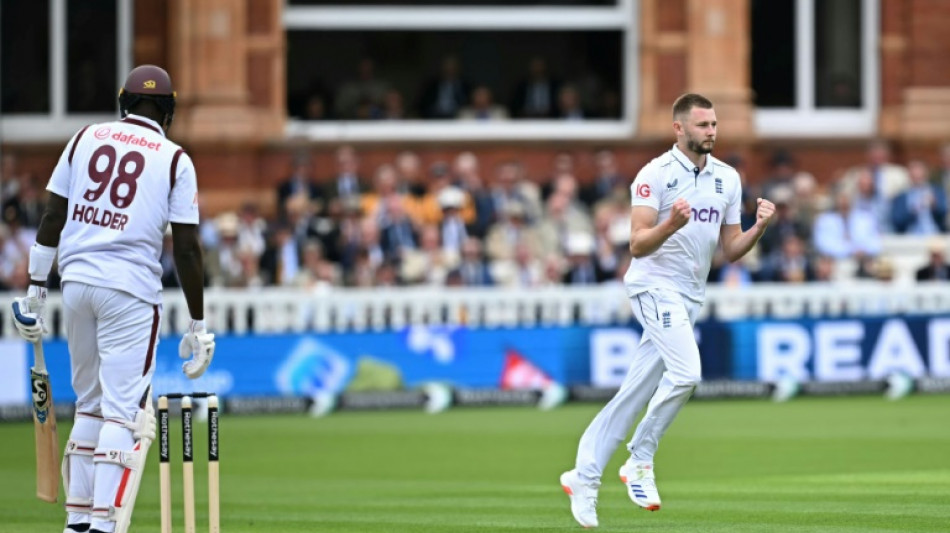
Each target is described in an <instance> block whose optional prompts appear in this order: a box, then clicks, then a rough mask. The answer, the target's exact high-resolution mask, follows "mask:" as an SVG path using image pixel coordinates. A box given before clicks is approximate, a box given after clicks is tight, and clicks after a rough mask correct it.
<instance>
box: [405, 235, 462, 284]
mask: <svg viewBox="0 0 950 533" xmlns="http://www.w3.org/2000/svg"><path fill="white" fill-rule="evenodd" d="M459 255H460V254H459V253H458V252H456V251H454V250H446V249H445V248H444V247H443V246H442V243H441V242H440V239H439V228H438V227H437V226H435V225H431V224H429V225H426V226H423V227H422V229H421V230H420V231H419V248H418V249H416V250H407V251H406V252H405V254H404V255H403V260H402V264H401V265H400V277H401V278H402V280H403V283H406V284H423V285H435V286H441V285H444V284H445V279H446V276H447V275H448V273H449V272H450V271H452V270H453V269H455V268H456V267H457V266H458V264H459Z"/></svg>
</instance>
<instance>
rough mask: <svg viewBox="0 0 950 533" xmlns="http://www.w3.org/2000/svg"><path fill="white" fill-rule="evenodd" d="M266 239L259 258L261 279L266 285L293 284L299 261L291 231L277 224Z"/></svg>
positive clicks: (298, 252)
mask: <svg viewBox="0 0 950 533" xmlns="http://www.w3.org/2000/svg"><path fill="white" fill-rule="evenodd" d="M268 237H269V238H268V242H267V248H266V249H265V250H264V254H263V255H262V256H261V277H262V278H263V279H264V281H265V282H266V283H267V284H268V285H277V286H284V287H286V286H290V285H293V284H295V283H296V278H297V274H298V273H299V271H300V264H301V259H300V243H299V242H298V241H297V239H296V238H294V232H293V229H292V228H291V226H289V225H287V224H286V223H284V224H277V225H276V226H275V227H274V228H273V231H271V232H270V234H269V236H268ZM307 242H317V241H314V240H309V241H307Z"/></svg>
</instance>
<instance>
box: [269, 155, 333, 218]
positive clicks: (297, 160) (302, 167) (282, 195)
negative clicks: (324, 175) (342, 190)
mask: <svg viewBox="0 0 950 533" xmlns="http://www.w3.org/2000/svg"><path fill="white" fill-rule="evenodd" d="M291 166H292V170H291V172H290V176H288V177H287V179H285V180H284V181H282V182H281V183H280V185H278V187H277V206H278V211H279V212H278V216H279V217H280V218H281V219H283V218H285V217H286V216H287V212H286V211H285V209H284V208H285V206H286V203H287V199H288V198H290V197H291V196H294V195H295V194H303V195H305V196H306V197H307V198H308V199H310V200H311V201H313V200H317V199H319V198H320V196H321V194H322V191H321V190H320V186H319V185H318V184H317V182H316V180H314V177H313V171H312V168H313V164H312V163H311V160H310V154H309V153H308V152H303V151H301V152H299V153H297V154H296V155H295V156H294V158H293V163H292V165H291Z"/></svg>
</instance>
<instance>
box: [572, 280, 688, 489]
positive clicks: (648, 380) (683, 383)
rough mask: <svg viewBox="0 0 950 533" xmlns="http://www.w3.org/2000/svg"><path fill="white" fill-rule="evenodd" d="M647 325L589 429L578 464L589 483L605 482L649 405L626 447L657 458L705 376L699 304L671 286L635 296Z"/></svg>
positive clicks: (648, 459)
mask: <svg viewBox="0 0 950 533" xmlns="http://www.w3.org/2000/svg"><path fill="white" fill-rule="evenodd" d="M630 303H631V305H632V307H633V313H634V316H636V318H637V321H638V322H639V323H640V325H641V326H642V327H643V336H642V337H641V338H640V346H639V347H638V348H637V353H636V354H635V355H634V358H633V362H632V364H631V365H630V370H628V371H627V375H626V376H625V377H624V380H623V383H622V384H621V385H620V390H619V391H617V394H616V395H615V396H614V397H613V398H612V399H611V400H610V402H608V403H607V405H606V406H604V408H603V409H601V411H600V413H598V414H597V416H596V417H594V420H593V421H592V422H591V423H590V425H589V426H588V427H587V430H586V431H584V435H583V436H582V437H581V441H580V445H579V446H578V450H577V462H576V468H577V471H578V473H579V474H580V476H581V477H582V478H583V479H585V480H586V481H587V482H589V483H594V484H598V483H600V478H601V475H602V474H603V471H604V468H605V467H606V466H607V463H608V461H610V456H611V455H613V453H614V450H616V449H617V446H619V445H620V442H621V441H622V440H623V439H624V438H625V437H626V436H627V432H628V431H630V427H631V426H632V425H633V421H634V420H635V418H636V416H637V414H639V413H640V411H641V410H643V407H644V406H647V402H649V405H648V406H647V412H646V414H645V415H644V416H643V420H641V421H640V424H639V425H638V426H637V429H636V431H635V432H634V434H633V439H632V440H631V441H630V443H629V444H628V446H627V448H628V449H629V450H630V453H631V454H632V455H633V459H634V461H635V462H636V463H638V464H652V463H653V456H654V455H655V454H656V449H657V446H658V445H659V442H660V438H661V437H662V436H663V434H664V433H665V432H666V430H667V428H669V427H670V424H671V423H672V422H673V419H674V418H676V414H677V413H679V410H680V409H681V408H682V407H683V405H685V404H686V401H687V400H689V396H690V394H692V392H693V389H694V388H696V385H697V384H698V383H699V382H700V380H701V379H702V368H701V365H700V360H699V347H698V346H697V344H696V338H695V336H694V334H693V325H694V324H695V322H696V317H697V315H698V314H699V309H700V304H699V303H696V302H694V301H692V300H689V299H687V298H684V297H683V296H682V295H681V294H679V293H677V292H675V291H670V290H666V289H654V290H650V291H646V292H643V293H640V294H638V295H637V296H635V297H633V298H631V301H630Z"/></svg>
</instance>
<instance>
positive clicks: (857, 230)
mask: <svg viewBox="0 0 950 533" xmlns="http://www.w3.org/2000/svg"><path fill="white" fill-rule="evenodd" d="M812 234H813V235H814V236H815V242H814V245H815V249H816V250H817V251H818V253H820V254H823V255H828V256H831V257H834V258H837V259H842V258H849V257H854V258H857V259H859V260H860V259H862V258H863V257H874V256H876V255H877V254H878V253H880V251H881V234H880V232H879V231H878V225H877V221H876V220H875V219H874V217H873V216H871V215H870V214H869V213H868V212H867V211H857V210H853V209H851V196H850V194H849V193H847V192H845V191H840V192H839V193H838V194H837V196H836V197H835V207H834V209H832V210H829V211H826V212H824V213H822V214H820V215H818V217H817V218H816V219H815V228H814V231H813V232H812Z"/></svg>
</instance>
